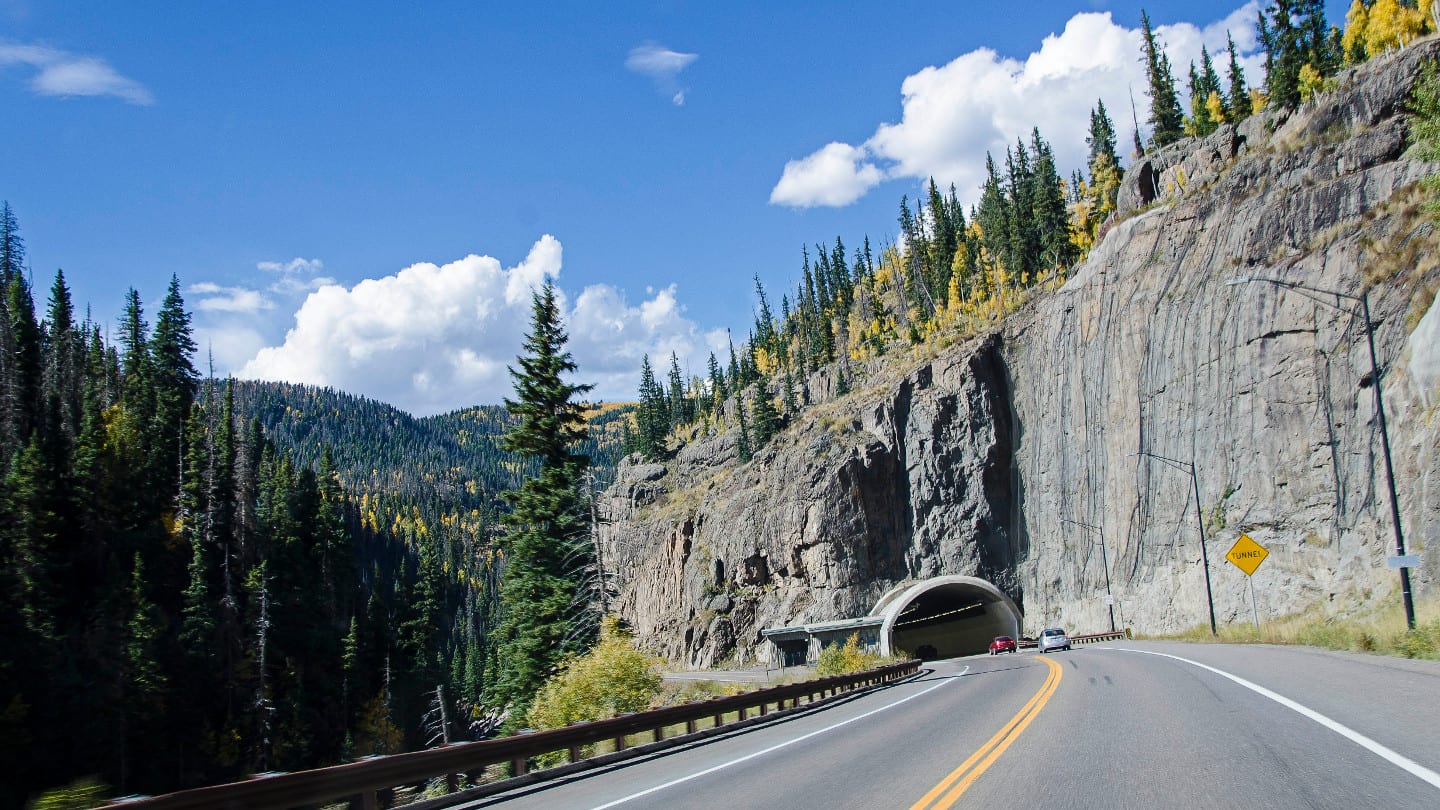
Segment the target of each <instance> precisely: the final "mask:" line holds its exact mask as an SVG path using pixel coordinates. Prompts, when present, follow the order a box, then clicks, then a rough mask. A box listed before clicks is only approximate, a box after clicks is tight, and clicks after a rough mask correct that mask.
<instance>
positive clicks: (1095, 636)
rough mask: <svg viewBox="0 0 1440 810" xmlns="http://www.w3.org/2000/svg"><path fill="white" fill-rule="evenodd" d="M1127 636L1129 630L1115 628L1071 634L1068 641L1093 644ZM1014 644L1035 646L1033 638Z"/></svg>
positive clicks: (1121, 639)
mask: <svg viewBox="0 0 1440 810" xmlns="http://www.w3.org/2000/svg"><path fill="white" fill-rule="evenodd" d="M1129 637H1130V631H1129V630H1116V631H1115V632H1113V633H1087V634H1086V635H1083V636H1071V637H1070V643H1071V644H1093V643H1095V642H1097V641H1124V640H1125V639H1127V638H1129ZM1015 646H1016V647H1020V648H1030V649H1034V647H1035V641H1034V639H1031V640H1029V641H1026V640H1025V639H1020V640H1019V641H1016V642H1015Z"/></svg>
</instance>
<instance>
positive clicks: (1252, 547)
mask: <svg viewBox="0 0 1440 810" xmlns="http://www.w3.org/2000/svg"><path fill="white" fill-rule="evenodd" d="M1269 556H1270V552H1269V551H1267V550H1266V549H1265V547H1264V546H1262V545H1260V544H1259V543H1257V542H1255V541H1254V540H1251V539H1250V535H1248V534H1242V535H1240V539H1239V540H1236V541H1235V545H1233V546H1231V547H1230V550H1229V551H1227V552H1225V559H1227V560H1229V561H1230V564H1231V565H1233V566H1235V567H1236V568H1239V569H1240V570H1241V571H1244V572H1245V580H1246V582H1247V584H1249V586H1250V615H1251V616H1252V617H1254V619H1255V629H1256V630H1259V629H1260V609H1259V608H1257V607H1256V606H1255V579H1254V574H1255V570H1256V569H1258V568H1259V567H1260V563H1263V562H1265V558H1266V557H1269Z"/></svg>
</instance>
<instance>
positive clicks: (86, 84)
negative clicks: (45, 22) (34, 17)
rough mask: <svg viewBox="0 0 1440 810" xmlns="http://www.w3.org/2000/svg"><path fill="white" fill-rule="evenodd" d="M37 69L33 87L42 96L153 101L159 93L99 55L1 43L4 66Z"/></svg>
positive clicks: (147, 102) (0, 52)
mask: <svg viewBox="0 0 1440 810" xmlns="http://www.w3.org/2000/svg"><path fill="white" fill-rule="evenodd" d="M10 65H24V66H27V67H31V68H34V69H35V71H36V72H35V75H34V76H33V77H32V78H31V79H30V89H31V90H32V91H33V92H35V93H36V94H38V95H42V96H114V97H116V98H119V99H123V100H125V101H128V102H129V103H131V104H138V105H142V106H143V105H149V104H154V103H155V97H154V96H153V95H151V93H150V91H149V90H148V89H146V88H145V86H144V85H142V84H140V83H139V82H137V81H135V80H134V79H129V78H126V77H125V76H122V75H120V73H119V72H117V71H116V70H115V68H113V67H111V66H110V64H109V63H108V62H106V61H105V60H104V59H101V58H99V57H96V56H84V55H81V54H73V53H69V52H67V51H62V50H59V49H56V48H49V47H46V46H43V45H0V67H8V66H10Z"/></svg>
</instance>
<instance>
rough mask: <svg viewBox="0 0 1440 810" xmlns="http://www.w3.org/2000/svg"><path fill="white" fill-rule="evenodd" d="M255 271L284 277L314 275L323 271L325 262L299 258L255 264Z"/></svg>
mask: <svg viewBox="0 0 1440 810" xmlns="http://www.w3.org/2000/svg"><path fill="white" fill-rule="evenodd" d="M255 269H257V270H264V271H265V272H267V273H282V274H285V275H296V274H305V275H311V276H313V275H315V274H316V273H319V272H320V271H321V270H324V269H325V262H322V261H320V260H319V259H302V258H300V257H299V256H296V257H295V258H293V259H291V260H290V261H288V262H256V263H255Z"/></svg>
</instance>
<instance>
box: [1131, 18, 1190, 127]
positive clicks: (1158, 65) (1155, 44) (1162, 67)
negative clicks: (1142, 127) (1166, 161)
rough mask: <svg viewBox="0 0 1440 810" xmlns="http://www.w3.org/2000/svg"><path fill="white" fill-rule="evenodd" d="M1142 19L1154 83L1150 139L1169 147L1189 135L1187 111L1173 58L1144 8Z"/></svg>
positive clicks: (1147, 70)
mask: <svg viewBox="0 0 1440 810" xmlns="http://www.w3.org/2000/svg"><path fill="white" fill-rule="evenodd" d="M1140 22H1141V28H1142V30H1143V32H1144V40H1145V75H1146V77H1147V79H1148V81H1149V85H1150V119H1149V120H1150V126H1151V127H1152V131H1151V135H1150V139H1151V141H1152V142H1153V143H1154V144H1155V145H1156V146H1165V145H1167V144H1172V143H1174V142H1175V141H1178V140H1180V137H1181V136H1182V135H1184V134H1185V113H1184V112H1182V111H1181V109H1180V98H1179V96H1178V95H1177V94H1176V92H1175V76H1174V74H1173V73H1172V72H1171V70H1170V57H1169V56H1166V55H1165V47H1164V45H1163V44H1162V43H1160V42H1159V41H1157V40H1156V38H1155V31H1154V29H1153V28H1151V26H1150V15H1149V14H1147V13H1146V12H1145V11H1144V10H1142V11H1141V12H1140Z"/></svg>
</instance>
